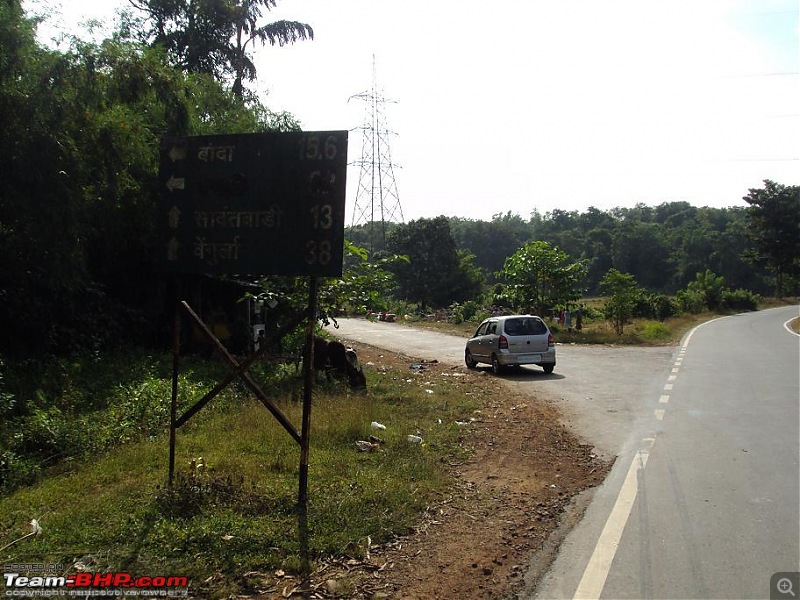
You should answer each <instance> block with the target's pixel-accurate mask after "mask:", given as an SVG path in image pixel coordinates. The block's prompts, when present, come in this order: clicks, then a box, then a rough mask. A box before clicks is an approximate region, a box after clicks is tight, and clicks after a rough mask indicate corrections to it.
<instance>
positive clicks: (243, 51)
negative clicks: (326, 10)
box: [126, 0, 314, 98]
mask: <svg viewBox="0 0 800 600" xmlns="http://www.w3.org/2000/svg"><path fill="white" fill-rule="evenodd" d="M129 2H130V4H131V5H132V6H133V7H134V8H136V9H137V10H139V11H140V12H142V13H144V14H145V15H146V19H145V20H136V19H129V20H128V21H127V25H126V29H127V30H128V31H129V32H134V33H133V35H134V36H135V37H136V38H137V39H139V40H141V41H144V42H146V43H148V44H150V45H152V46H156V47H161V48H163V49H164V50H165V51H166V53H167V55H168V57H169V59H170V62H171V64H173V65H175V66H176V67H178V68H180V69H182V70H184V71H186V72H188V73H205V74H207V75H212V76H213V77H215V78H216V79H217V80H219V81H224V80H232V90H233V93H234V94H235V95H236V96H237V97H239V98H241V97H242V96H243V94H244V82H245V81H253V80H254V79H255V78H256V67H255V64H254V63H253V60H252V57H251V54H250V48H249V46H250V45H251V44H252V43H253V42H255V41H259V42H261V43H262V44H267V43H269V44H270V45H272V46H274V45H276V44H278V45H280V46H283V45H285V44H293V43H295V42H297V41H299V40H309V39H314V30H313V29H312V28H311V26H310V25H307V24H306V23H300V22H297V21H275V22H272V23H266V24H260V20H261V18H262V17H263V11H264V10H267V11H268V10H270V9H271V8H273V7H275V6H276V3H277V0H129Z"/></svg>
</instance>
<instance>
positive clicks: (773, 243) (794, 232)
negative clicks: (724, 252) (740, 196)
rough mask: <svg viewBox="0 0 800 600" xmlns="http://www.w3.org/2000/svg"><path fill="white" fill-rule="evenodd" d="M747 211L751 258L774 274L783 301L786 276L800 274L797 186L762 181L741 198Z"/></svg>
mask: <svg viewBox="0 0 800 600" xmlns="http://www.w3.org/2000/svg"><path fill="white" fill-rule="evenodd" d="M744 201H745V202H747V203H748V204H749V205H750V207H749V208H748V209H747V216H748V218H749V220H750V235H751V239H752V240H753V243H754V248H753V249H752V251H751V252H750V254H749V255H750V256H751V257H752V258H753V259H754V261H755V262H756V263H757V264H762V265H764V266H766V268H767V269H769V270H770V271H771V272H772V273H774V274H775V294H776V295H777V296H778V297H782V296H783V294H784V292H785V279H786V276H787V275H792V276H797V275H798V274H800V186H796V185H794V186H786V185H781V184H779V183H775V182H774V181H770V180H768V179H767V180H765V181H764V187H763V188H761V189H751V190H750V193H749V194H747V196H745V197H744Z"/></svg>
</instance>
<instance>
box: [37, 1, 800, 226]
mask: <svg viewBox="0 0 800 600" xmlns="http://www.w3.org/2000/svg"><path fill="white" fill-rule="evenodd" d="M125 4H126V3H125V2H124V1H122V0H115V1H112V0H93V1H88V0H83V1H81V0H77V1H73V2H65V3H64V4H63V5H59V3H57V2H46V1H44V0H36V1H34V0H28V1H26V2H24V6H26V7H29V8H34V7H38V8H40V9H41V8H42V7H49V8H51V9H55V10H57V11H58V10H60V11H61V14H62V17H61V19H60V20H59V21H58V23H59V26H60V27H62V28H72V27H73V24H76V23H78V22H80V21H81V20H82V19H85V18H87V17H97V18H108V17H109V16H110V15H111V14H113V10H114V8H115V7H118V6H121V5H125ZM270 16H271V20H279V19H289V20H295V21H301V22H305V23H308V24H310V25H311V26H312V27H313V28H314V34H315V36H314V37H315V39H314V41H311V42H299V43H298V44H296V45H294V46H287V47H284V48H278V47H275V48H272V47H266V48H259V49H257V50H256V65H257V68H258V76H259V82H258V84H257V90H258V92H259V95H260V97H261V99H262V101H263V102H264V104H266V105H267V106H268V107H270V108H272V109H273V110H288V111H290V112H292V113H294V114H295V115H296V116H297V117H298V119H299V120H300V121H301V123H302V125H303V128H304V129H307V130H338V129H348V130H352V131H351V133H350V144H349V147H350V152H349V159H350V160H351V161H357V160H358V159H360V157H361V147H362V141H361V137H360V136H361V135H362V133H361V129H360V126H361V125H362V124H363V122H364V120H365V108H366V105H365V104H364V103H363V102H360V101H358V100H350V101H348V99H349V98H350V97H351V96H353V95H355V94H359V93H362V92H365V91H369V90H370V88H371V87H372V71H373V55H374V56H375V64H376V72H377V82H378V87H379V89H380V90H381V91H382V93H383V94H384V95H385V96H386V97H387V98H390V99H393V100H396V103H391V104H387V105H386V118H387V125H388V127H389V129H391V130H392V131H394V132H395V135H392V136H390V150H391V156H392V159H393V162H394V163H396V164H397V167H396V168H395V170H394V173H395V177H396V184H397V190H398V192H399V198H400V205H401V208H402V213H403V216H404V218H405V220H406V221H409V220H412V219H417V218H420V217H434V216H437V215H440V214H444V215H448V216H459V217H467V218H475V219H485V220H488V219H490V218H491V217H492V215H494V214H497V213H505V212H508V211H511V212H512V213H517V214H520V215H521V216H523V217H525V218H527V217H528V216H529V215H530V213H531V212H532V211H533V210H534V209H536V210H538V211H539V212H541V213H546V212H548V211H551V210H553V209H556V208H559V209H563V210H578V211H583V210H585V209H586V208H588V207H589V206H595V207H597V208H600V209H608V208H613V207H623V206H624V207H628V206H633V205H634V204H636V203H637V202H644V203H646V204H650V205H656V204H659V203H661V202H668V201H678V200H685V201H688V202H690V203H692V204H694V205H697V206H744V205H745V203H744V202H743V201H742V200H741V198H742V196H744V195H746V194H747V190H748V188H752V187H761V185H762V184H761V182H762V180H763V179H772V180H775V181H777V182H779V183H784V184H792V185H797V184H800V161H799V160H798V159H799V158H800V116H798V112H799V111H800V75H798V70H799V67H798V63H800V49H799V46H798V2H797V0H669V1H665V0H662V1H660V2H656V1H652V0H605V1H602V2H599V1H597V0H548V1H544V0H493V1H491V2H490V1H483V2H477V1H475V0H403V1H402V2H397V1H396V0H346V1H341V2H331V1H330V0H279V1H278V7H277V8H275V9H273V10H272V11H271V13H270ZM358 176H359V169H358V168H357V167H352V168H351V169H350V170H349V172H348V186H347V187H348V209H347V210H348V215H347V223H348V224H350V222H351V220H352V214H353V208H354V206H353V202H354V200H355V192H356V189H357V187H358ZM376 201H377V200H376ZM387 202H390V201H389V200H387Z"/></svg>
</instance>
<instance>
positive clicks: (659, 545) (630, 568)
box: [332, 307, 800, 600]
mask: <svg viewBox="0 0 800 600" xmlns="http://www.w3.org/2000/svg"><path fill="white" fill-rule="evenodd" d="M796 316H798V308H797V307H786V308H779V309H772V310H767V311H761V312H757V313H748V314H743V315H736V316H730V317H724V318H720V319H717V320H715V321H711V322H709V323H706V324H704V325H702V326H700V327H699V328H696V329H695V330H694V331H693V332H691V333H690V334H689V335H688V336H687V337H686V338H684V340H683V342H682V343H681V345H680V346H679V347H677V348H625V347H599V348H598V347H585V346H584V347H582V346H569V345H568V346H560V345H559V346H558V350H557V351H558V365H557V366H556V372H555V373H554V374H553V375H550V376H548V375H545V374H544V373H543V372H542V371H541V370H539V369H537V368H535V367H530V368H523V369H521V370H520V372H519V373H517V374H511V375H509V376H506V377H504V378H505V379H506V380H508V381H509V382H510V383H511V384H512V385H515V386H519V387H520V388H521V389H522V390H525V389H529V390H531V391H534V390H535V392H536V393H537V394H538V395H541V394H544V395H545V396H549V397H550V398H551V399H554V400H555V401H556V402H557V403H558V404H559V406H560V407H561V409H562V410H563V412H564V413H565V416H566V420H567V421H568V422H569V423H571V424H572V425H573V427H574V428H575V429H576V432H577V433H578V434H579V435H582V436H583V437H585V438H587V439H588V440H590V441H591V442H592V443H594V444H595V445H596V447H597V448H598V449H599V450H600V451H602V452H604V453H606V454H610V455H614V456H618V459H617V461H616V463H615V466H614V468H613V469H612V471H611V473H610V474H609V476H608V477H607V479H606V481H605V482H604V483H603V485H601V486H600V487H599V488H598V489H597V490H596V492H595V493H594V495H593V497H592V500H591V504H590V505H589V507H588V509H587V510H586V513H585V514H584V517H583V520H582V521H581V522H580V523H579V524H578V525H577V526H576V527H575V528H574V529H573V530H572V531H571V532H570V534H569V535H568V536H567V538H566V539H565V541H564V542H563V543H562V545H561V548H560V551H559V555H558V557H557V559H556V561H555V562H554V564H553V565H552V566H551V568H550V570H549V572H548V573H547V574H546V575H545V576H544V577H543V578H542V580H541V581H540V582H539V585H538V588H537V590H536V593H535V595H534V596H533V597H535V598H769V597H770V587H769V586H770V578H771V576H772V574H773V573H775V572H779V571H798V570H800V541H799V540H800V524H798V514H800V457H799V456H798V455H799V450H798V446H799V445H800V383H799V379H800V337H798V336H797V335H795V334H792V333H791V332H790V331H788V329H787V328H786V327H784V323H785V322H787V321H788V320H790V319H791V318H793V317H796ZM340 324H341V328H340V330H338V331H332V333H333V334H334V335H337V336H339V337H342V338H343V339H346V340H347V339H349V340H353V341H358V342H362V343H366V344H370V345H373V346H376V347H382V348H386V349H388V350H393V351H397V352H402V353H404V354H407V355H409V356H410V357H414V358H419V359H428V360H432V359H438V360H439V361H441V362H443V363H446V364H454V365H455V364H458V365H463V351H464V339H463V338H459V337H455V336H446V335H442V334H438V333H434V332H428V331H420V330H418V329H412V328H409V327H405V326H403V325H402V324H389V323H370V322H367V321H364V320H358V319H356V320H348V319H344V320H342V321H340ZM531 572H532V573H534V572H535V569H532V571H531ZM793 591H794V592H795V593H798V592H800V590H793ZM790 597H791V596H786V598H787V600H788V598H790Z"/></svg>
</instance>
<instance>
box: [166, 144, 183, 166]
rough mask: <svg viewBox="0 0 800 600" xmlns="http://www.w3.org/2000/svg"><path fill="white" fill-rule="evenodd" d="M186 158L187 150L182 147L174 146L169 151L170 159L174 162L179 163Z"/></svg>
mask: <svg viewBox="0 0 800 600" xmlns="http://www.w3.org/2000/svg"><path fill="white" fill-rule="evenodd" d="M184 158H186V148H184V147H182V146H173V147H172V148H170V149H169V159H170V160H171V161H172V162H177V161H179V160H183V159H184Z"/></svg>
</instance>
